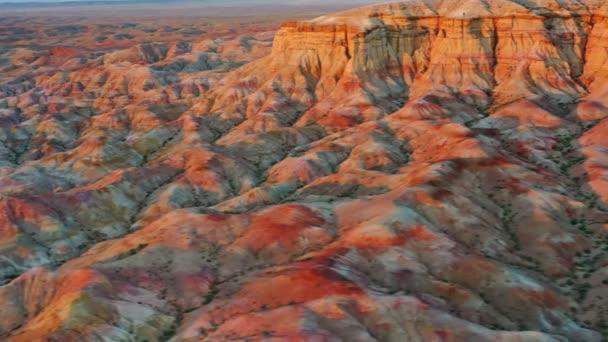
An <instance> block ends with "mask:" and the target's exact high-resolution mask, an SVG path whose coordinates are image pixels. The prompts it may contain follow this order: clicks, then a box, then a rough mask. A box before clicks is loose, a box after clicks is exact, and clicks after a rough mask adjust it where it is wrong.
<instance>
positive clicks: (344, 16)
mask: <svg viewBox="0 0 608 342" xmlns="http://www.w3.org/2000/svg"><path fill="white" fill-rule="evenodd" d="M607 13H608V3H607V2H605V1H602V0H583V1H574V0H566V1H556V0H532V1H522V0H457V1H443V0H428V1H427V0H408V1H400V2H392V3H385V4H377V5H371V6H366V7H361V8H356V9H353V10H348V11H344V12H340V13H337V14H334V15H328V16H320V17H318V18H315V19H312V20H310V21H308V23H310V24H317V25H349V26H351V25H354V26H360V27H366V26H369V25H371V24H372V23H373V18H387V17H388V18H390V17H405V18H408V17H433V16H440V17H447V18H454V19H458V18H465V19H468V18H476V17H502V16H517V15H534V16H541V17H570V16H578V15H592V14H595V15H606V14H607ZM362 17H367V18H369V19H368V20H364V21H362V19H361V18H362Z"/></svg>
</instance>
